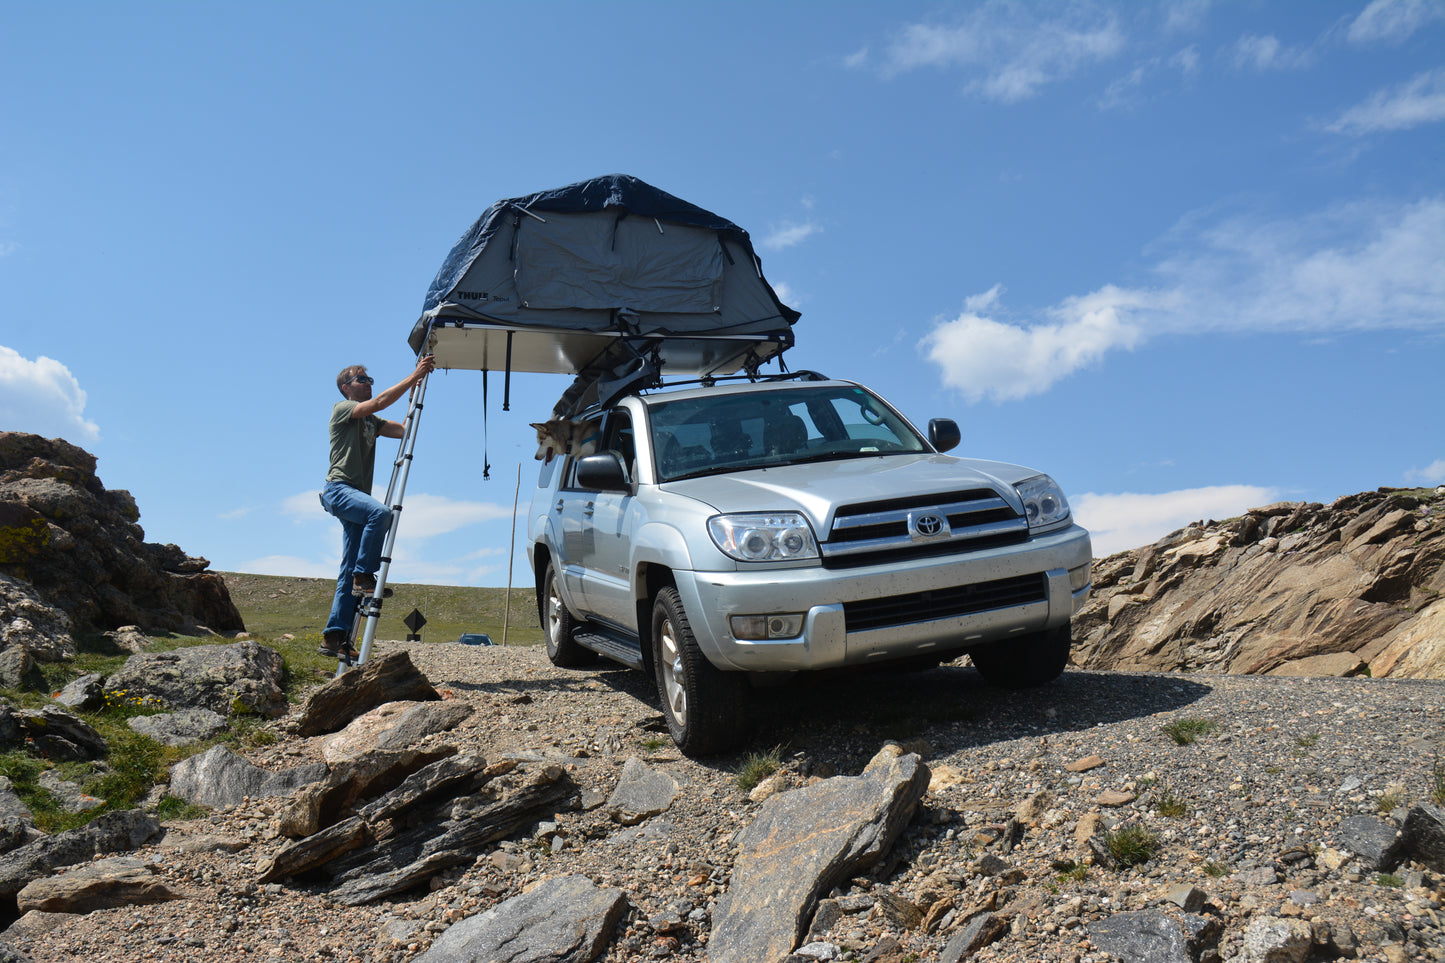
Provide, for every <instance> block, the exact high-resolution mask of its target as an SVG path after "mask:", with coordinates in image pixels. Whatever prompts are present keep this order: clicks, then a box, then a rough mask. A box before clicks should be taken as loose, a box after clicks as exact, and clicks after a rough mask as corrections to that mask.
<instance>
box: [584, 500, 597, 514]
mask: <svg viewBox="0 0 1445 963" xmlns="http://www.w3.org/2000/svg"><path fill="white" fill-rule="evenodd" d="M596 510H597V503H596V502H588V503H587V504H586V505H584V506H582V514H583V515H591V514H592V513H593V512H595V511H596Z"/></svg>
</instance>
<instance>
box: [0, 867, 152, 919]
mask: <svg viewBox="0 0 1445 963" xmlns="http://www.w3.org/2000/svg"><path fill="white" fill-rule="evenodd" d="M172 899H180V896H179V895H177V894H176V893H174V892H172V891H171V890H170V888H168V887H167V886H166V885H165V883H164V882H163V881H162V880H161V878H160V877H159V876H157V875H156V872H155V870H154V869H152V868H151V867H150V865H149V864H147V863H146V861H145V860H143V859H136V858H135V857H132V856H117V857H113V858H111V859H99V860H96V861H95V862H93V863H86V864H85V865H83V866H80V867H78V868H76V869H73V870H71V871H70V872H68V873H61V874H59V875H57V876H48V877H46V878H44V879H37V880H32V881H31V882H29V883H27V884H26V885H25V888H23V889H22V890H20V892H19V893H18V894H17V895H16V897H15V901H16V904H17V905H18V906H19V908H20V912H22V913H28V912H30V911H31V910H40V911H41V912H45V913H89V912H91V911H92V910H98V909H113V908H115V907H117V906H132V905H135V904H137V903H161V902H165V901H166V900H172Z"/></svg>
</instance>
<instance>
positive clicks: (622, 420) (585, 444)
mask: <svg viewBox="0 0 1445 963" xmlns="http://www.w3.org/2000/svg"><path fill="white" fill-rule="evenodd" d="M592 424H593V425H595V424H596V423H595V422H593V423H592ZM608 451H613V452H616V453H617V455H618V457H620V458H621V459H622V465H623V467H624V468H626V469H627V477H628V478H636V477H637V446H636V445H635V444H634V442H633V438H632V419H631V417H629V416H628V414H627V412H625V411H610V412H608V413H607V416H606V417H605V418H604V419H603V421H602V427H601V430H600V431H592V432H591V433H590V434H588V435H587V436H586V437H585V438H578V439H576V440H575V441H574V442H573V446H572V453H571V454H570V455H568V456H567V467H566V468H565V469H564V471H566V473H567V474H566V475H564V476H563V479H562V487H563V488H565V489H570V490H573V491H586V490H587V489H584V488H583V487H582V486H581V485H579V484H578V483H577V462H578V461H579V460H581V459H582V458H585V457H586V456H588V455H596V454H600V453H602V452H608Z"/></svg>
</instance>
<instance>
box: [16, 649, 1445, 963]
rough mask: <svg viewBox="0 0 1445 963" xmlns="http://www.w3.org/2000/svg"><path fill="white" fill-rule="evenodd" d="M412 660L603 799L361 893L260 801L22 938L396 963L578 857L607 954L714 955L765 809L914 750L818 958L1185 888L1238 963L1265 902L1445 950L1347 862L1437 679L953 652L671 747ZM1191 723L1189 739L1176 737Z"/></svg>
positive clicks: (1417, 913) (267, 762) (298, 742)
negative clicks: (288, 835) (894, 747)
mask: <svg viewBox="0 0 1445 963" xmlns="http://www.w3.org/2000/svg"><path fill="white" fill-rule="evenodd" d="M400 646H401V643H391V642H382V643H379V644H378V651H380V652H385V651H389V650H391V649H393V648H397V647H400ZM407 648H408V649H409V651H410V653H411V657H412V660H413V662H414V663H415V664H416V665H417V667H418V668H419V669H420V670H421V671H422V672H423V673H424V674H426V675H427V677H428V678H429V679H431V681H432V682H433V684H434V685H436V686H437V688H438V689H440V690H442V691H443V693H444V695H445V696H446V697H449V698H456V699H465V700H467V701H469V702H470V703H472V704H473V705H474V706H475V707H476V712H475V713H474V714H473V715H472V717H471V718H470V719H468V720H467V721H466V722H464V723H463V724H462V726H461V727H459V728H458V729H456V730H454V731H452V732H450V733H445V734H441V735H438V736H430V737H428V740H436V741H442V742H451V743H454V744H457V745H459V746H460V747H461V748H462V750H463V751H469V752H477V753H480V754H481V755H483V756H485V757H487V758H488V759H489V760H496V759H499V758H502V757H505V756H512V757H519V758H522V759H532V760H541V759H549V760H558V761H561V762H563V763H564V764H565V765H567V766H568V767H569V768H570V769H571V771H572V774H573V776H574V778H575V779H576V780H577V782H578V783H579V784H580V785H581V786H582V787H583V789H584V798H583V808H581V809H580V810H578V811H575V812H565V813H560V814H558V816H557V817H556V819H555V821H553V822H549V823H544V824H541V825H540V826H539V827H538V830H537V832H536V834H534V835H533V836H531V837H529V838H524V839H517V840H512V841H508V842H505V843H503V844H501V845H499V846H497V847H495V848H494V849H492V850H489V851H487V852H484V853H481V854H479V855H478V858H477V859H476V861H475V863H474V864H473V865H471V866H469V867H467V868H465V869H462V870H456V871H453V872H450V873H447V874H443V875H442V876H439V877H436V878H434V879H433V880H432V883H431V887H430V890H429V891H427V892H416V893H412V894H408V897H407V898H404V899H399V900H397V901H394V902H387V903H381V904H378V905H375V906H369V907H361V908H349V907H342V906H338V905H336V904H333V903H331V902H330V901H329V900H328V899H327V896H326V892H325V890H324V888H321V887H319V886H308V885H305V884H302V883H295V882H288V883H286V884H268V885H264V886H262V885H257V884H256V883H255V879H256V875H257V873H256V867H257V865H258V863H260V862H261V861H262V860H264V859H265V858H266V857H267V856H269V855H270V854H271V853H272V852H274V851H275V850H276V849H277V848H278V847H279V846H280V845H281V844H282V843H283V842H284V840H282V839H280V838H278V837H277V835H276V832H275V829H274V821H275V815H276V812H277V810H278V809H279V808H280V806H281V805H282V804H283V803H284V800H275V799H271V800H251V801H248V802H247V803H245V804H243V805H240V806H237V807H234V808H232V809H229V810H225V811H221V812H216V813H214V814H212V815H210V816H208V817H206V818H202V819H197V820H190V821H186V822H176V823H170V824H167V834H166V836H165V838H164V839H163V840H161V841H159V842H157V843H154V844H151V845H147V846H146V847H144V848H143V849H142V850H140V851H139V853H138V854H137V855H139V856H141V857H142V858H144V859H146V860H149V861H150V862H151V863H152V864H153V865H154V866H155V867H156V869H157V871H158V872H159V873H160V874H161V875H162V876H163V878H164V879H165V881H166V882H167V884H168V885H169V886H170V887H171V888H172V889H173V890H175V891H176V892H177V893H179V894H181V895H182V896H183V897H184V898H182V899H180V900H176V901H172V902H166V903H159V904H154V905H147V906H126V907H120V908H115V909H104V910H97V911H95V912H92V913H90V914H88V915H85V916H57V915H52V914H35V913H32V914H29V915H28V916H27V917H25V918H24V919H22V920H20V921H19V922H18V923H17V924H16V925H15V926H13V927H12V928H11V930H10V931H9V932H8V933H6V934H5V935H4V937H3V940H4V942H6V943H8V944H9V945H10V946H12V947H13V948H14V949H15V950H18V951H20V952H23V953H26V954H29V956H30V957H31V958H32V959H33V960H35V961H37V963H52V961H53V963H61V961H65V963H70V961H74V960H86V961H89V963H142V961H176V963H183V961H184V963H241V961H245V963H255V961H258V960H260V961H298V963H299V961H317V963H343V961H344V963H373V961H375V963H383V961H385V963H393V961H394V963H403V961H408V960H411V959H414V958H415V957H417V956H418V955H419V954H420V953H422V952H424V951H425V950H426V948H427V947H428V946H429V945H430V944H431V942H432V941H433V940H434V939H435V938H436V936H437V935H438V934H439V933H441V932H443V931H445V930H446V929H447V928H448V927H449V926H451V925H452V924H454V923H456V922H457V921H459V920H462V919H465V918H467V917H469V916H471V915H473V914H475V913H478V912H482V911H485V910H486V909H488V908H489V907H492V906H495V905H497V904H498V903H499V902H501V901H503V900H506V899H507V898H509V897H511V896H515V895H517V894H518V893H520V892H522V891H523V890H524V889H526V888H527V887H528V886H529V885H531V884H533V883H535V882H537V881H539V880H542V879H547V878H551V877H555V876H562V875H566V874H571V873H582V874H585V875H587V876H589V877H591V878H592V879H593V880H594V881H595V882H597V883H599V884H601V885H605V886H615V887H619V888H621V889H623V890H624V891H625V892H626V894H627V897H628V900H629V902H630V906H631V908H630V910H629V912H628V913H627V915H626V916H625V918H624V919H623V920H622V922H621V923H620V924H619V925H618V931H617V933H616V935H615V936H614V938H613V940H612V941H611V943H610V945H609V947H608V949H607V951H606V952H605V954H604V955H603V956H602V957H601V959H603V960H605V961H607V963H621V961H624V960H643V959H666V960H674V961H695V960H696V961H701V960H705V959H706V958H707V955H706V944H707V939H708V936H709V932H710V924H711V911H712V909H713V906H714V904H715V901H716V899H717V897H718V896H719V895H720V894H721V893H722V892H724V891H725V888H726V886H727V882H728V877H729V873H730V869H731V866H732V862H733V860H734V858H735V856H736V846H735V842H734V840H735V836H736V834H737V832H738V830H739V829H741V828H742V827H743V826H744V825H746V824H747V823H748V822H749V821H750V820H751V819H752V818H753V816H754V814H756V812H757V810H758V808H759V806H760V805H761V804H762V803H761V801H760V800H762V799H763V798H764V797H765V795H766V794H767V793H768V792H770V791H777V790H779V789H787V788H789V787H793V786H798V785H803V784H805V783H806V782H808V781H810V780H814V779H818V778H826V777H828V776H832V775H851V774H854V773H857V772H858V771H860V770H861V769H862V767H863V766H864V765H865V764H866V763H867V761H868V760H869V759H870V758H871V757H872V756H873V755H874V753H876V752H877V751H878V749H879V748H880V747H881V746H882V745H883V744H884V743H885V742H886V741H895V742H898V743H900V744H902V745H903V746H904V747H905V748H906V749H908V750H910V751H916V752H918V753H919V754H920V755H921V756H922V757H923V759H924V760H925V761H926V762H927V764H928V765H929V766H930V767H931V769H932V770H933V776H934V780H933V786H932V788H931V789H930V792H929V793H928V795H927V796H926V797H925V799H924V802H923V804H922V806H921V807H920V809H919V811H918V814H917V815H916V817H915V819H914V820H913V822H912V823H911V825H910V826H909V828H908V829H907V830H906V831H905V833H904V834H903V835H902V837H901V838H900V839H899V841H898V842H897V844H896V845H895V847H894V849H893V851H892V853H891V854H890V857H889V859H888V860H887V861H886V862H885V864H884V865H882V866H880V867H877V868H875V869H874V871H873V872H872V873H870V874H869V875H867V876H864V877H860V878H858V879H855V880H851V881H847V882H845V883H844V884H843V885H842V886H840V887H839V888H838V889H837V890H835V891H834V893H833V894H831V896H832V897H833V898H834V899H835V900H836V906H835V907H830V908H831V909H832V910H833V913H832V915H833V917H835V919H834V921H832V922H831V924H830V925H828V926H826V927H825V928H824V929H822V930H821V931H819V932H816V933H814V934H811V936H810V939H811V942H810V943H809V945H808V948H807V952H809V953H811V954H813V957H812V958H815V959H844V960H869V961H871V963H903V961H907V960H916V961H929V960H938V959H940V958H941V957H942V956H943V954H944V953H945V948H946V947H947V945H948V943H949V940H950V939H951V938H952V937H953V936H954V935H955V933H956V932H957V931H958V928H959V927H960V926H961V925H962V923H963V921H964V918H965V916H966V915H967V914H968V912H969V911H970V910H971V909H976V908H980V907H994V908H995V911H996V912H997V913H999V914H1000V915H1002V916H1006V917H1007V918H1008V923H1009V925H1008V928H1007V930H1006V931H1005V932H1004V933H1003V935H1002V937H1001V938H1000V939H999V940H997V941H996V942H994V943H993V944H991V945H989V946H986V947H983V948H982V949H981V950H979V951H978V952H977V953H976V954H975V955H973V956H971V957H969V959H972V960H980V961H1032V960H1067V961H1074V963H1103V961H1106V960H1114V959H1117V957H1114V956H1111V955H1110V954H1108V953H1107V952H1104V951H1103V950H1102V949H1101V948H1100V947H1099V946H1097V945H1096V944H1095V943H1093V942H1092V941H1091V939H1090V936H1089V933H1090V926H1091V924H1094V923H1096V922H1097V921H1099V920H1101V919H1104V918H1106V917H1108V916H1110V915H1112V914H1115V913H1118V912H1122V911H1128V910H1145V909H1148V910H1155V911H1159V912H1163V913H1166V914H1167V915H1174V916H1177V915H1179V914H1180V913H1181V912H1182V910H1181V909H1180V908H1179V906H1177V905H1175V903H1174V902H1171V901H1170V900H1169V898H1168V896H1169V895H1170V893H1171V887H1173V888H1174V890H1173V892H1175V893H1177V892H1178V891H1179V888H1180V886H1181V884H1182V885H1185V886H1186V887H1187V886H1192V887H1195V888H1197V889H1198V890H1199V891H1201V892H1202V894H1203V897H1204V898H1205V900H1206V901H1205V903H1204V905H1203V906H1202V907H1201V908H1199V909H1198V910H1197V912H1198V914H1199V915H1201V916H1203V917H1204V918H1206V919H1208V920H1211V921H1213V922H1214V923H1216V924H1217V925H1218V927H1219V928H1220V929H1221V930H1222V934H1223V935H1222V937H1221V938H1220V940H1219V943H1218V956H1219V958H1222V959H1231V958H1235V957H1238V956H1239V955H1240V954H1241V952H1242V947H1243V940H1244V933H1245V930H1246V927H1247V926H1248V924H1249V923H1250V922H1251V921H1252V920H1256V919H1260V918H1264V917H1280V918H1294V919H1298V920H1301V921H1304V922H1307V923H1309V924H1310V925H1311V927H1312V929H1313V930H1314V932H1315V935H1316V940H1317V942H1319V943H1320V944H1322V945H1321V947H1320V948H1319V949H1318V950H1317V952H1318V953H1320V954H1324V955H1320V956H1318V958H1319V959H1333V958H1336V957H1335V955H1333V954H1338V953H1340V952H1348V953H1350V954H1353V957H1354V958H1357V959H1365V960H1381V961H1389V963H1400V961H1405V960H1436V961H1438V960H1445V928H1442V926H1445V921H1442V915H1441V914H1442V910H1441V902H1442V900H1445V892H1442V888H1445V883H1442V881H1441V879H1440V875H1439V874H1437V873H1433V872H1430V871H1429V870H1426V869H1423V868H1422V867H1419V866H1418V865H1410V864H1407V865H1406V866H1404V867H1401V868H1400V869H1397V870H1395V872H1394V873H1393V874H1390V875H1381V874H1378V873H1376V872H1374V871H1372V870H1370V869H1368V868H1366V867H1364V866H1362V865H1361V863H1360V861H1359V860H1358V859H1351V858H1349V854H1348V853H1345V852H1343V851H1342V850H1341V848H1340V846H1341V841H1340V831H1339V827H1340V822H1341V820H1342V819H1344V818H1345V817H1347V816H1352V815H1361V814H1365V815H1370V816H1373V817H1376V818H1379V819H1382V820H1384V821H1386V822H1389V823H1392V824H1394V825H1399V823H1400V822H1401V821H1402V820H1403V818H1404V816H1405V813H1406V812H1407V810H1408V807H1409V806H1410V805H1413V804H1416V803H1420V802H1428V801H1430V799H1431V795H1432V793H1438V792H1440V791H1441V790H1442V781H1445V769H1442V768H1441V767H1442V765H1445V683H1442V682H1438V681H1394V680H1371V679H1334V678H1328V679H1299V678H1265V677H1252V676H1222V675H1204V674H1188V675H1179V674H1163V673H1119V672H1086V671H1073V670H1071V671H1069V672H1066V673H1065V674H1064V676H1063V677H1061V678H1060V679H1059V680H1058V681H1057V682H1055V683H1054V684H1052V685H1049V686H1046V687H1044V688H1041V689H1038V690H1034V691H1029V692H1023V693H1008V692H1002V691H999V690H995V689H991V688H989V687H987V686H985V685H984V684H983V682H982V680H981V678H980V677H979V676H978V674H977V673H976V672H974V671H973V670H972V669H970V668H967V667H960V666H944V667H940V668H936V669H932V670H928V671H923V672H913V673H906V672H898V673H880V672H877V671H873V672H870V673H867V674H851V675H849V674H840V675H828V676H820V677H817V678H811V677H810V678H807V679H803V680H796V681H794V682H791V683H789V684H785V685H780V686H777V687H774V688H768V689H759V690H757V691H756V692H755V693H754V704H753V716H754V719H755V725H754V734H753V737H752V742H751V745H750V746H749V747H748V749H747V751H745V752H741V753H736V754H733V755H729V756H723V757H719V758H715V759H709V760H702V761H694V760H689V759H686V758H684V757H682V756H680V755H679V754H678V753H677V752H676V751H675V749H674V748H673V746H672V743H671V741H670V740H669V739H668V738H667V734H666V729H665V726H664V725H663V722H662V717H661V715H660V712H659V710H658V708H657V700H656V697H655V694H654V693H653V691H652V689H651V685H650V683H649V682H648V680H646V679H645V678H644V677H643V676H642V675H641V674H640V673H636V672H632V671H629V670H624V669H621V668H615V667H611V666H610V665H609V664H606V663H604V664H600V665H599V666H597V667H594V668H589V669H583V670H564V669H557V668H555V667H553V666H552V665H551V664H550V663H549V662H548V661H547V659H546V656H545V653H544V652H543V650H542V649H541V648H540V647H529V648H524V647H508V648H501V647H491V648H487V647H473V646H458V645H454V644H410V645H408V646H407ZM1180 724H1182V725H1180ZM276 728H277V731H278V733H279V734H280V736H281V738H280V739H279V741H277V742H276V743H275V744H273V745H270V746H266V747H263V748H258V749H254V750H251V751H250V752H249V754H248V755H249V757H250V758H251V759H252V761H253V762H255V763H257V764H258V765H262V766H266V767H267V768H271V769H281V768H286V767H289V766H294V765H297V764H299V763H301V762H304V761H309V760H312V759H317V758H320V755H321V747H322V745H323V743H324V742H325V739H326V738H327V737H316V738H312V739H301V738H297V737H295V736H292V735H287V734H286V733H285V726H284V720H282V721H281V723H280V724H278V725H277V726H276ZM1189 729H1192V730H1194V731H1195V733H1194V738H1193V741H1188V742H1186V743H1185V744H1179V743H1178V742H1176V740H1175V739H1174V738H1173V737H1171V735H1170V731H1171V730H1189ZM1187 737H1188V732H1183V733H1182V738H1187ZM770 750H776V755H777V757H778V758H779V760H780V761H781V768H780V770H779V772H778V773H777V774H776V775H775V776H773V777H772V778H770V779H768V780H766V781H765V782H764V783H763V785H762V786H761V787H760V788H759V789H757V790H754V791H753V792H752V793H751V795H750V794H749V793H745V792H744V791H743V790H742V789H740V788H739V786H738V781H737V779H736V773H737V771H738V770H739V768H740V767H741V766H742V764H743V763H744V761H745V760H746V759H747V757H748V756H749V755H750V754H765V753H768V752H769V751H770ZM633 756H636V757H638V758H640V759H642V760H644V761H645V762H646V763H647V764H648V765H649V766H651V767H653V768H655V769H658V770H660V771H663V772H666V773H668V774H669V775H671V776H672V777H673V778H674V779H675V780H676V781H677V782H678V783H679V784H680V785H681V787H682V788H681V791H680V793H679V796H678V798H677V799H676V801H675V802H674V803H673V805H672V806H671V807H670V808H669V809H668V811H667V812H665V813H663V814H662V815H660V816H657V817H654V818H652V819H650V820H647V821H645V822H643V823H641V824H639V825H635V826H624V825H621V824H620V823H619V822H617V821H615V820H614V819H613V818H612V817H611V816H610V815H609V813H608V812H607V808H606V806H605V805H603V801H604V800H605V799H606V797H607V796H608V794H609V793H610V792H611V791H612V789H613V787H614V786H615V785H616V781H617V778H618V775H619V773H620V771H621V768H622V764H623V763H624V762H625V761H626V760H627V759H628V758H629V757H633ZM1090 757H1097V760H1096V761H1095V760H1090ZM754 797H755V798H754ZM1095 824H1097V826H1098V829H1099V830H1100V831H1101V832H1109V831H1110V830H1115V831H1117V830H1121V829H1127V828H1130V827H1140V828H1142V829H1144V830H1147V831H1148V833H1150V834H1152V835H1153V837H1154V839H1155V854H1154V855H1153V856H1152V858H1149V859H1147V860H1146V861H1144V862H1142V863H1141V864H1139V865H1136V866H1132V867H1127V868H1109V867H1106V866H1105V865H1103V864H1102V861H1101V860H1100V859H1098V858H1097V857H1095V856H1093V855H1092V854H1091V852H1090V850H1089V849H1088V847H1087V846H1086V845H1083V844H1081V843H1080V842H1079V840H1078V837H1080V835H1084V836H1087V835H1088V832H1087V831H1088V829H1090V828H1091V827H1093V826H1094V825H1095ZM1081 828H1082V830H1083V832H1082V834H1081ZM989 856H992V857H995V858H994V859H987V858H985V857H989ZM1332 940H1333V943H1332V944H1331V942H1330V941H1332ZM760 963H766V961H760Z"/></svg>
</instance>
